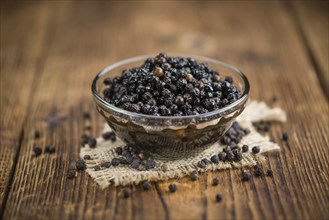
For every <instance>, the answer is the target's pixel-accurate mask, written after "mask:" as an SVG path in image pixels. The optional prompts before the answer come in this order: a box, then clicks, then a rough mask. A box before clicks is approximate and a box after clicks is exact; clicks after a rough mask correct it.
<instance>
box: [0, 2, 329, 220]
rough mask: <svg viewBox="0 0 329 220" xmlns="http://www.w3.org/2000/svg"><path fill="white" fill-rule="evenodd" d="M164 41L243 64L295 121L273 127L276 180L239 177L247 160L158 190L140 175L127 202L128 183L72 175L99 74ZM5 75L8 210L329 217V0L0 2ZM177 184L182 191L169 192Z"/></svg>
mask: <svg viewBox="0 0 329 220" xmlns="http://www.w3.org/2000/svg"><path fill="white" fill-rule="evenodd" d="M161 51H165V52H181V53H190V54H198V55H204V56H208V57H213V58H216V59H219V60H223V61H225V62H228V63H230V64H233V65H235V66H238V67H239V68H241V69H242V70H243V71H244V72H245V73H246V74H247V76H248V77H249V79H250V83H251V87H252V88H251V98H252V99H257V100H264V101H266V102H269V103H270V102H271V99H272V97H273V96H276V97H277V98H278V101H277V102H276V103H275V104H274V105H275V106H279V107H282V108H283V109H285V110H286V111H287V115H288V122H287V123H285V124H284V125H275V126H274V127H273V129H272V131H271V136H272V137H273V138H274V140H275V141H277V142H278V143H279V144H280V145H281V146H282V150H281V151H280V152H279V153H273V154H271V155H269V157H268V158H267V160H266V162H265V163H264V166H265V167H270V168H272V169H273V171H274V178H268V177H264V178H254V179H253V180H252V181H249V182H241V181H240V172H241V171H240V170H229V171H222V172H213V173H207V174H203V175H201V178H200V179H199V181H196V182H192V181H190V180H189V178H184V179H180V180H172V181H169V182H159V183H157V184H153V185H152V190H151V191H150V192H144V191H143V190H141V189H140V187H136V186H132V188H133V191H134V192H133V194H132V197H131V198H129V199H126V200H124V199H122V198H121V197H120V196H119V193H120V190H121V188H120V187H118V188H115V187H110V188H109V189H107V190H101V189H100V188H99V187H98V186H97V185H96V183H95V182H93V181H92V180H91V178H90V177H89V176H88V175H87V174H86V173H80V174H79V175H78V177H77V178H76V179H74V180H68V179H67V178H66V170H67V168H68V166H69V164H70V162H74V161H75V160H76V159H78V152H79V147H80V146H79V137H80V135H81V134H82V133H83V126H84V122H83V119H82V114H83V112H84V111H90V112H91V113H92V126H93V130H92V133H93V134H94V135H97V134H99V132H100V131H101V129H102V124H103V119H102V118H101V117H100V116H99V115H98V114H97V112H96V110H95V106H94V103H93V101H92V96H91V92H90V85H91V81H92V79H93V77H94V76H95V74H96V73H97V72H98V71H99V70H100V69H102V68H103V67H105V66H107V65H109V64H112V63H113V62H116V61H119V60H121V59H124V58H128V57H131V56H136V55H141V54H149V53H158V52H161ZM0 81H1V108H0V109H1V119H0V121H1V124H0V129H1V130H0V132H1V134H0V141H1V148H0V158H1V159H0V208H1V212H0V213H1V215H0V217H1V218H3V219H45V218H47V219H192V218H193V219H215V218H222V219H252V218H254V219H325V218H328V217H329V173H328V170H329V159H328V157H329V156H328V149H329V142H328V130H329V129H328V95H329V93H328V2H327V1H296V2H286V1H239V2H237V1H234V2H228V1H222V2H215V1H209V2H207V1H202V2H201V1H200V2H195V1H193V2H192V1H191V2H187V1H181V2H174V1H169V2H164V1H161V2H152V1H145V2H119V1H115V2H105V1H83V2H82V1H79V2H78V1H23V2H18V1H8V2H6V1H1V80H0ZM36 129H39V130H41V132H42V137H41V139H40V140H35V139H34V131H35V130H36ZM283 131H288V132H289V134H290V139H289V142H288V143H284V142H282V140H281V134H282V132H283ZM46 144H54V145H55V146H56V147H57V148H56V153H55V154H52V155H42V156H40V157H39V158H33V157H32V149H33V147H34V146H35V145H40V146H44V145H46ZM214 177H218V178H219V179H220V185H219V186H218V187H213V186H211V184H210V181H211V180H212V179H213V178H214ZM171 182H176V183H177V184H178V188H179V189H178V191H177V192H176V193H173V194H169V193H168V191H167V186H168V184H169V183H171ZM216 193H222V194H223V195H224V200H223V201H222V202H221V203H215V202H214V196H215V194H216Z"/></svg>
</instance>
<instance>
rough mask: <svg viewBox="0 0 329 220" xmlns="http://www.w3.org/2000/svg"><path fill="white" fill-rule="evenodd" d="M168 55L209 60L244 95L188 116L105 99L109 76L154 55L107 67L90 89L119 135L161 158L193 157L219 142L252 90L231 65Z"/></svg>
mask: <svg viewBox="0 0 329 220" xmlns="http://www.w3.org/2000/svg"><path fill="white" fill-rule="evenodd" d="M169 55H170V56H175V57H176V56H181V57H192V58H194V59H195V60H197V61H198V62H206V63H208V65H209V66H211V67H212V69H214V70H216V71H218V72H219V73H220V76H221V77H225V76H227V75H230V76H232V78H233V83H234V85H235V86H236V87H237V88H238V89H239V90H240V92H241V96H240V97H239V99H238V100H237V101H235V102H233V103H231V104H229V105H228V106H226V107H224V108H221V109H218V110H215V111H212V112H208V113H205V114H199V115H188V116H152V115H145V114H141V113H135V112H129V111H126V110H124V109H121V108H118V107H116V106H114V105H111V104H109V103H108V102H106V101H105V100H104V97H103V93H102V91H103V89H104V88H105V85H104V84H103V80H104V79H105V78H106V77H114V76H119V75H121V72H122V71H123V70H125V69H129V68H133V67H138V66H141V65H142V64H143V63H144V61H145V60H146V59H147V58H148V57H154V55H145V56H139V57H133V58H130V59H126V60H123V61H120V62H117V63H115V64H112V65H110V66H108V67H106V68H105V69H103V70H102V71H101V72H100V73H98V74H97V76H96V77H95V79H94V81H93V83H92V88H91V89H92V93H93V97H94V100H95V102H96V108H97V110H98V112H99V113H100V114H101V115H102V116H103V117H104V118H105V119H106V121H107V123H108V124H109V126H110V127H111V128H112V130H113V131H114V132H115V133H116V135H117V136H118V137H119V138H120V139H122V140H124V141H125V142H127V143H129V144H132V145H133V146H136V147H138V148H140V149H141V150H143V151H144V152H148V153H151V154H152V155H153V156H154V157H156V158H162V159H176V158H183V157H190V156H193V155H195V154H197V153H200V152H201V151H203V150H204V149H206V148H207V147H208V146H209V145H211V144H213V143H215V142H216V141H218V140H219V138H220V137H221V136H222V135H224V134H225V132H226V131H227V130H228V129H229V128H230V127H231V125H232V123H233V121H234V119H235V118H236V117H237V116H238V115H240V114H241V113H242V111H243V110H244V108H245V105H246V102H247V100H248V93H249V82H248V79H247V77H246V76H245V75H244V74H243V73H242V72H241V71H240V70H239V69H237V68H235V67H233V66H231V65H228V64H226V63H223V62H221V61H217V60H214V59H210V58H206V57H200V56H194V55H176V54H169Z"/></svg>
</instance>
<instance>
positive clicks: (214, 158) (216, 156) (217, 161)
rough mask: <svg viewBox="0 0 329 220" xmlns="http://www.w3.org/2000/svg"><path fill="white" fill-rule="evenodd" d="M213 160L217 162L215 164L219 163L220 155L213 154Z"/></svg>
mask: <svg viewBox="0 0 329 220" xmlns="http://www.w3.org/2000/svg"><path fill="white" fill-rule="evenodd" d="M210 160H211V162H213V163H215V164H218V163H219V157H218V155H213V156H212V157H211V158H210Z"/></svg>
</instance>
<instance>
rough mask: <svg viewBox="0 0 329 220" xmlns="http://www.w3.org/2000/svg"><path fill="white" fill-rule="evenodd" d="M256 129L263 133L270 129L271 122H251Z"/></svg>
mask: <svg viewBox="0 0 329 220" xmlns="http://www.w3.org/2000/svg"><path fill="white" fill-rule="evenodd" d="M252 125H253V126H254V127H255V128H256V130H257V131H258V132H259V133H261V134H265V133H267V132H269V131H270V130H271V127H272V124H271V122H263V121H262V122H255V123H253V124H252Z"/></svg>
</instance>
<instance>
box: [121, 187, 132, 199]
mask: <svg viewBox="0 0 329 220" xmlns="http://www.w3.org/2000/svg"><path fill="white" fill-rule="evenodd" d="M122 195H123V198H125V199H127V198H129V197H130V195H131V192H130V189H128V188H124V189H123V190H122Z"/></svg>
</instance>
